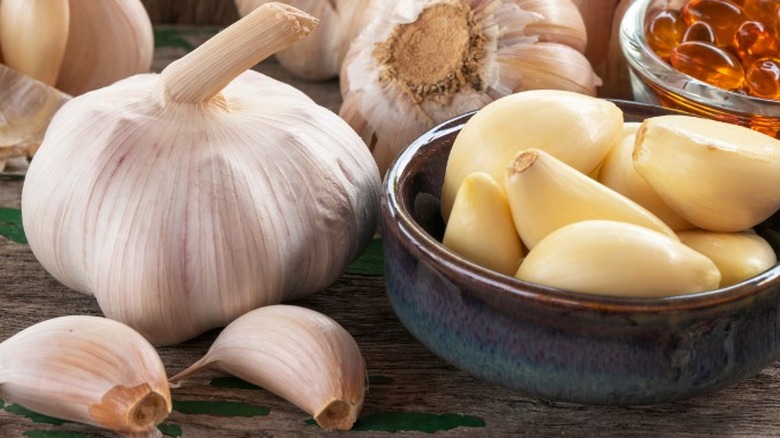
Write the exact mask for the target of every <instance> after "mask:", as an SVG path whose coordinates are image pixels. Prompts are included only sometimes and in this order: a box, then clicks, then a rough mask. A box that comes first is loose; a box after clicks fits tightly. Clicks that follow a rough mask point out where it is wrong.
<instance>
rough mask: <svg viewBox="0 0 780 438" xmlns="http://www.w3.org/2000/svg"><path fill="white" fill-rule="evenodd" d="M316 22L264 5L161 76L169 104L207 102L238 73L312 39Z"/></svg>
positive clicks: (298, 13) (281, 6)
mask: <svg viewBox="0 0 780 438" xmlns="http://www.w3.org/2000/svg"><path fill="white" fill-rule="evenodd" d="M317 22H318V21H317V19H316V18H314V17H312V16H311V15H308V14H306V13H305V12H302V11H300V10H298V9H295V8H293V7H291V6H288V5H285V4H282V3H266V4H265V5H263V6H261V7H259V8H257V9H255V10H254V11H253V12H252V13H250V14H249V15H247V16H246V17H245V18H244V19H242V20H239V21H237V22H236V23H234V24H233V25H232V26H230V27H228V28H227V29H225V30H224V31H222V32H220V33H218V34H217V35H215V36H214V37H213V38H211V39H209V40H208V41H206V42H205V43H203V45H201V46H200V47H198V48H197V49H195V50H193V51H192V52H190V53H189V54H188V55H187V56H185V57H183V58H181V59H179V60H177V61H174V62H173V63H171V64H170V65H169V66H168V67H166V68H165V70H163V72H162V73H161V74H160V83H161V84H162V86H163V89H164V93H165V94H164V98H165V100H166V101H174V102H181V103H203V102H208V101H209V100H211V99H212V98H213V97H214V96H216V95H218V94H219V92H220V91H222V89H223V88H225V86H227V84H228V83H230V82H231V81H232V80H233V79H234V78H236V77H237V76H238V75H239V74H241V73H243V72H244V71H246V70H247V69H249V68H251V67H252V66H254V65H255V64H257V63H258V62H260V61H262V60H263V59H265V58H267V57H269V56H271V55H273V54H274V53H275V52H277V51H279V50H282V49H284V48H286V47H289V46H290V45H291V44H292V43H294V42H295V41H298V40H299V39H300V38H302V37H304V36H306V35H308V34H309V32H311V31H312V30H313V29H314V26H316V25H317ZM252 41H260V42H261V43H258V44H252V43H251V42H252Z"/></svg>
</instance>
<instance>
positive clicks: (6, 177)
mask: <svg viewBox="0 0 780 438" xmlns="http://www.w3.org/2000/svg"><path fill="white" fill-rule="evenodd" d="M0 181H24V174H23V173H0Z"/></svg>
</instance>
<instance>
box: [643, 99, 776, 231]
mask: <svg viewBox="0 0 780 438" xmlns="http://www.w3.org/2000/svg"><path fill="white" fill-rule="evenodd" d="M633 159H634V167H635V168H636V170H637V172H639V174H640V175H642V177H643V178H644V179H645V180H646V181H647V183H648V184H649V185H650V186H651V187H652V188H653V190H654V191H655V192H656V193H657V194H658V196H660V197H661V198H662V199H663V200H664V202H666V204H667V205H669V207H671V208H672V209H674V210H675V211H676V212H677V213H678V214H679V215H680V216H682V217H683V218H685V219H686V220H688V221H689V222H691V223H692V224H694V225H696V226H697V227H699V228H704V229H707V230H711V231H725V232H729V231H740V230H744V229H747V228H752V227H753V226H755V225H757V224H758V223H760V222H762V221H763V220H765V219H767V218H768V217H769V216H771V215H772V214H773V213H774V212H775V211H777V209H778V208H779V207H780V140H776V139H774V138H772V137H769V136H767V135H764V134H762V133H759V132H757V131H753V130H751V129H748V128H745V127H741V126H737V125H732V124H730V123H724V122H718V121H715V120H709V119H704V118H698V117H692V116H677V115H674V116H661V117H653V118H649V119H647V120H645V121H644V122H643V123H642V126H641V127H640V128H639V131H638V132H637V141H636V145H635V148H634V154H633Z"/></svg>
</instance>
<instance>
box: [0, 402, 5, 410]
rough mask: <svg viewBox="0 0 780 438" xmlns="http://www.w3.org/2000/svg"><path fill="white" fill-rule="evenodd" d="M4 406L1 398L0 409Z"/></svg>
mask: <svg viewBox="0 0 780 438" xmlns="http://www.w3.org/2000/svg"><path fill="white" fill-rule="evenodd" d="M4 407H5V402H4V401H3V400H0V409H3V408H4Z"/></svg>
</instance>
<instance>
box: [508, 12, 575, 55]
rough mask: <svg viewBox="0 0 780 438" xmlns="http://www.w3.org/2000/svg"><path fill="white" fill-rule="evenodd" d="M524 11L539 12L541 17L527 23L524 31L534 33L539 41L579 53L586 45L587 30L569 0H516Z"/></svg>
mask: <svg viewBox="0 0 780 438" xmlns="http://www.w3.org/2000/svg"><path fill="white" fill-rule="evenodd" d="M515 3H516V4H517V5H518V6H520V7H521V8H522V9H524V10H526V11H531V12H535V13H537V14H539V15H540V16H541V17H542V19H541V20H539V21H536V22H534V23H531V24H529V25H528V26H527V27H526V29H525V30H526V33H527V34H529V35H536V36H538V37H539V41H547V42H555V43H560V44H563V45H566V46H569V47H571V48H573V49H575V50H577V51H578V52H580V53H585V50H586V49H587V47H588V31H587V29H586V28H585V22H584V21H583V19H582V14H581V13H580V10H579V9H577V6H576V5H575V4H574V3H573V2H571V1H570V0H557V1H550V0H516V1H515Z"/></svg>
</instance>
